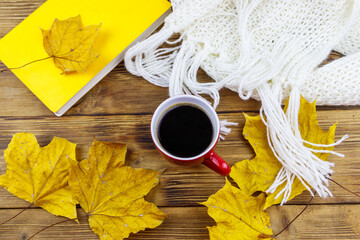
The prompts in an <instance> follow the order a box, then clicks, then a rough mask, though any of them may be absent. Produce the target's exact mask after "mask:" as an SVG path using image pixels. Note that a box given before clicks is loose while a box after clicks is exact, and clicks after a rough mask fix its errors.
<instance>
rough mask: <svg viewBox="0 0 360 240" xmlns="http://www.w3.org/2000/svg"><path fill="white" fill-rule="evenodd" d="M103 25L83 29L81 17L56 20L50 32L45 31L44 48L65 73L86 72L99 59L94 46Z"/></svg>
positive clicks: (43, 32)
mask: <svg viewBox="0 0 360 240" xmlns="http://www.w3.org/2000/svg"><path fill="white" fill-rule="evenodd" d="M100 28H101V25H90V26H86V27H83V25H82V21H81V17H80V15H79V16H77V17H72V18H69V19H67V20H64V21H61V20H58V19H55V21H54V23H53V25H52V27H51V28H50V29H49V30H43V29H42V34H43V42H44V48H45V50H46V52H47V54H48V55H49V56H50V57H51V58H52V59H53V60H54V63H55V65H56V67H58V68H60V69H61V70H62V71H63V73H71V72H85V70H86V68H87V67H88V66H89V65H90V64H91V63H92V62H94V61H95V60H96V59H97V58H98V56H99V55H98V54H97V53H96V52H95V50H94V48H93V45H94V41H95V38H96V37H97V36H98V34H99V31H100Z"/></svg>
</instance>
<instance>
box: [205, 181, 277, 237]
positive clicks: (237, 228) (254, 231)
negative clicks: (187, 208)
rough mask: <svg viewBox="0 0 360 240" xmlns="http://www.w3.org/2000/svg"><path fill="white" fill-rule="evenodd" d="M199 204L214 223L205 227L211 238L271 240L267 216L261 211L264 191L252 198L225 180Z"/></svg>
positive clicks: (263, 202)
mask: <svg viewBox="0 0 360 240" xmlns="http://www.w3.org/2000/svg"><path fill="white" fill-rule="evenodd" d="M202 204H203V205H204V206H206V207H208V214H209V215H210V216H211V217H212V218H213V219H214V220H215V221H216V223H217V225H216V226H213V227H208V229H209V234H210V239H211V240H225V239H231V240H256V239H272V235H273V232H272V230H271V228H270V218H269V215H268V214H267V212H266V211H264V210H263V207H264V204H265V194H264V193H262V194H260V195H259V196H257V197H252V196H249V195H248V194H245V193H244V192H242V191H241V190H240V189H238V188H236V187H234V186H232V185H231V183H230V182H229V181H226V184H225V186H224V187H223V188H222V189H220V190H219V191H218V192H217V193H215V194H214V195H211V196H210V197H209V199H208V200H207V201H206V202H204V203H202Z"/></svg>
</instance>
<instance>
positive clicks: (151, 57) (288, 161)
mask: <svg viewBox="0 0 360 240" xmlns="http://www.w3.org/2000/svg"><path fill="white" fill-rule="evenodd" d="M172 5H173V13H172V14H171V15H170V16H169V17H168V18H167V19H166V20H165V25H164V27H163V28H162V29H161V30H160V31H159V32H158V33H156V34H154V35H152V36H150V37H149V38H148V39H146V40H144V41H143V42H140V43H138V44H137V45H135V46H134V47H132V48H131V49H129V51H128V52H127V54H126V56H125V63H126V67H127V69H128V70H129V71H130V72H131V73H132V74H135V75H138V76H143V77H144V78H145V79H147V80H148V81H150V82H152V83H153V84H156V85H158V86H163V87H169V95H170V96H174V95H177V94H183V93H186V94H194V95H198V96H201V95H202V94H208V95H210V96H211V97H212V98H213V99H214V103H213V106H214V108H216V106H217V105H218V103H219V100H220V95H219V90H220V89H221V88H223V87H227V88H229V89H231V90H233V91H236V92H237V93H238V94H239V96H240V98H242V99H249V98H251V97H253V98H256V99H258V100H260V101H261V102H262V107H261V109H260V114H261V116H262V119H263V122H264V123H265V124H266V126H267V134H268V139H269V145H270V146H271V148H272V150H273V152H274V154H275V156H276V157H277V159H278V160H279V161H280V162H281V163H282V165H283V168H282V169H281V171H280V172H279V174H278V176H277V178H276V180H275V181H274V183H273V184H272V186H271V187H270V188H269V189H268V192H274V191H276V189H277V188H278V187H279V186H280V185H282V184H283V183H286V186H285V187H284V188H283V189H282V190H281V191H280V193H279V194H278V196H280V195H283V197H284V201H283V203H284V202H285V201H286V200H287V199H288V198H289V196H290V193H291V185H292V182H293V180H294V178H295V177H298V178H299V179H300V180H301V181H302V183H303V184H304V185H305V186H306V187H307V189H308V190H309V191H310V192H312V191H311V188H312V189H314V190H315V191H316V192H317V193H318V194H319V196H321V197H327V196H331V192H330V191H329V189H328V188H327V186H328V177H330V175H331V173H332V170H331V167H332V166H333V164H332V163H329V162H324V161H322V160H321V159H319V158H318V157H316V155H315V154H314V153H315V152H316V151H315V150H313V149H311V148H308V147H306V146H305V145H304V141H303V139H302V138H301V134H300V132H299V128H298V111H299V105H300V93H302V94H303V95H304V96H305V97H306V98H308V99H315V98H317V99H318V103H321V104H335V105H339V104H359V103H360V99H359V97H358V92H359V91H358V88H356V87H354V86H359V80H358V79H359V78H358V77H359V70H358V69H359V68H358V66H359V63H360V58H359V55H358V54H356V53H354V52H357V51H358V50H357V49H358V48H359V47H360V44H359V41H357V39H359V37H360V34H359V32H360V31H359V30H358V29H359V28H356V29H354V28H355V27H356V26H357V25H358V24H359V17H360V15H359V13H360V1H359V0H353V1H349V0H329V1H322V0H315V1H314V0H312V1H310V0H308V1H307V0H304V1H298V0H211V1H208V0H197V1H193V0H173V1H172ZM174 33H180V38H179V39H178V40H176V41H174V42H169V38H170V37H171V36H172V35H173V34H174ZM164 43H167V44H166V45H167V46H166V47H161V45H162V44H164ZM333 49H337V50H338V51H341V52H342V53H344V54H348V53H354V54H353V55H351V56H347V57H345V58H344V59H340V60H337V61H334V62H332V63H330V64H328V65H325V66H323V67H318V66H319V64H320V63H321V62H323V61H324V59H326V58H327V56H328V55H329V53H330V52H331V50H333ZM199 68H202V69H203V70H204V71H205V72H206V73H207V74H208V75H209V76H210V77H211V78H212V79H213V80H214V81H213V82H206V83H203V82H202V83H200V82H198V81H197V72H198V70H199ZM346 69H347V70H346ZM340 82H341V83H340ZM333 84H335V85H337V87H335V88H334V85H333ZM346 86H352V87H349V88H348V89H347V90H346V91H342V90H343V88H346ZM339 90H340V91H339ZM344 93H346V94H344ZM287 96H289V105H288V110H287V113H286V114H285V113H284V112H283V111H282V108H281V103H282V101H283V99H284V98H285V97H287ZM342 140H344V138H342V139H341V140H340V141H338V142H337V143H335V144H333V145H331V146H334V145H336V144H339V143H340V142H341V141H342ZM328 147H330V145H328ZM324 151H325V152H329V153H333V154H337V153H335V152H332V151H326V150H324ZM337 155H339V154H337Z"/></svg>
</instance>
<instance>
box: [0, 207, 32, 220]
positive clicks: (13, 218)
mask: <svg viewBox="0 0 360 240" xmlns="http://www.w3.org/2000/svg"><path fill="white" fill-rule="evenodd" d="M32 205H34V204H33V203H32V204H30V205H29V206H27V207H26V208H24V209H23V210H21V211H20V212H19V213H17V214H16V215H15V216H13V217H11V218H9V219H8V220H5V221H4V222H2V223H0V225H3V224H5V223H7V222H10V221H11V220H13V219H14V218H16V217H17V216H19V215H20V214H22V213H23V212H24V211H25V210H26V209H29V208H30V207H31V206H32Z"/></svg>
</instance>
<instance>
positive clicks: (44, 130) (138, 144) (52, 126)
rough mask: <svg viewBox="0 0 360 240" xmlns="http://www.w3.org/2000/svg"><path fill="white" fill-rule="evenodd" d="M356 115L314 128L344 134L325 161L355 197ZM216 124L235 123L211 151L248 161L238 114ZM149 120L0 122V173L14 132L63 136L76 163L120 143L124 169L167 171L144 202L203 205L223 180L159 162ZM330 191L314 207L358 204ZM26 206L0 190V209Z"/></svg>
mask: <svg viewBox="0 0 360 240" xmlns="http://www.w3.org/2000/svg"><path fill="white" fill-rule="evenodd" d="M359 115H360V110H354V111H352V110H351V111H350V110H348V111H331V112H328V111H324V112H319V118H320V119H321V121H320V126H322V127H323V128H328V127H329V126H330V125H331V124H332V123H334V122H336V121H337V120H340V122H339V124H338V129H337V134H336V136H337V137H336V138H337V139H339V138H340V137H341V136H342V135H344V134H346V133H350V135H351V137H350V138H349V139H348V140H346V141H345V142H344V143H343V144H341V145H340V146H338V147H336V150H337V151H338V152H341V153H345V154H346V158H344V159H342V158H339V157H337V156H330V160H331V161H333V162H335V168H334V170H335V173H334V175H333V177H334V179H335V180H336V181H338V182H339V183H341V184H343V185H344V186H346V187H348V188H349V189H352V190H353V191H355V192H357V193H360V192H359V189H360V188H359V185H360V168H359V166H358V164H357V162H358V161H359V157H360V148H359V146H360V118H359ZM220 118H221V119H228V120H229V121H235V122H238V123H239V126H237V127H234V128H233V131H232V133H231V134H230V135H229V136H228V137H227V138H226V141H223V142H220V143H219V144H218V146H217V148H216V150H217V152H218V153H219V154H220V155H221V156H222V157H223V158H224V159H225V160H226V161H227V162H228V163H229V164H230V165H233V164H235V163H236V162H238V161H241V160H244V159H251V158H252V157H253V156H254V153H253V150H252V149H251V148H250V146H249V144H248V143H247V142H246V141H245V140H244V138H243V137H242V134H241V131H242V128H243V125H244V117H243V115H242V114H241V113H236V114H234V113H229V114H220ZM150 119H151V115H138V116H137V115H118V116H117V115H114V116H72V117H63V118H56V117H37V118H21V117H0V126H1V129H0V156H1V157H0V173H4V172H5V169H6V166H5V161H4V158H3V151H4V150H5V149H6V147H7V144H8V143H9V142H10V140H11V137H12V135H13V134H15V133H17V132H32V133H34V134H35V135H36V136H37V138H38V141H39V143H40V145H42V146H44V145H46V144H48V143H49V142H50V141H51V138H52V137H53V136H59V137H65V138H67V139H68V140H70V141H72V142H75V143H78V154H77V158H78V159H85V158H86V157H87V154H88V149H89V147H90V145H91V142H92V141H93V139H94V138H95V137H96V139H98V140H103V141H113V142H123V143H127V144H128V149H129V150H128V155H127V164H128V165H130V166H133V167H142V168H152V169H160V170H163V169H167V170H166V172H165V173H164V175H163V176H162V178H161V183H160V186H159V187H158V188H157V190H156V191H154V193H153V194H152V195H151V196H150V199H151V200H152V201H154V202H155V203H156V204H158V205H160V206H194V205H196V204H197V203H198V202H202V201H205V200H206V199H207V197H208V196H209V195H211V194H213V193H215V192H216V191H218V190H219V189H220V188H221V187H222V186H223V184H224V178H222V177H220V176H218V175H217V174H215V173H213V172H211V171H210V170H208V169H207V168H206V167H204V166H195V167H182V166H176V165H172V164H170V163H168V162H167V161H165V160H164V159H163V158H162V156H161V155H160V154H159V153H158V152H157V151H156V149H155V147H154V146H153V143H152V140H151V137H150V133H149V124H150ZM330 189H331V190H332V191H333V193H334V195H335V197H334V198H329V199H325V200H323V199H316V200H314V203H359V202H360V201H359V198H357V197H354V196H353V195H351V194H349V193H348V192H345V191H344V190H342V189H341V188H339V187H337V186H335V185H333V184H331V186H330ZM308 196H309V195H308V194H304V195H301V196H299V197H298V198H297V199H296V200H294V201H292V202H291V203H292V204H301V203H306V202H307V201H308ZM20 206H21V207H24V206H27V204H26V203H24V202H23V201H22V200H18V199H17V198H16V197H13V196H12V195H10V194H8V193H7V192H6V191H5V190H1V191H0V208H6V207H8V208H16V207H20Z"/></svg>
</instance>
